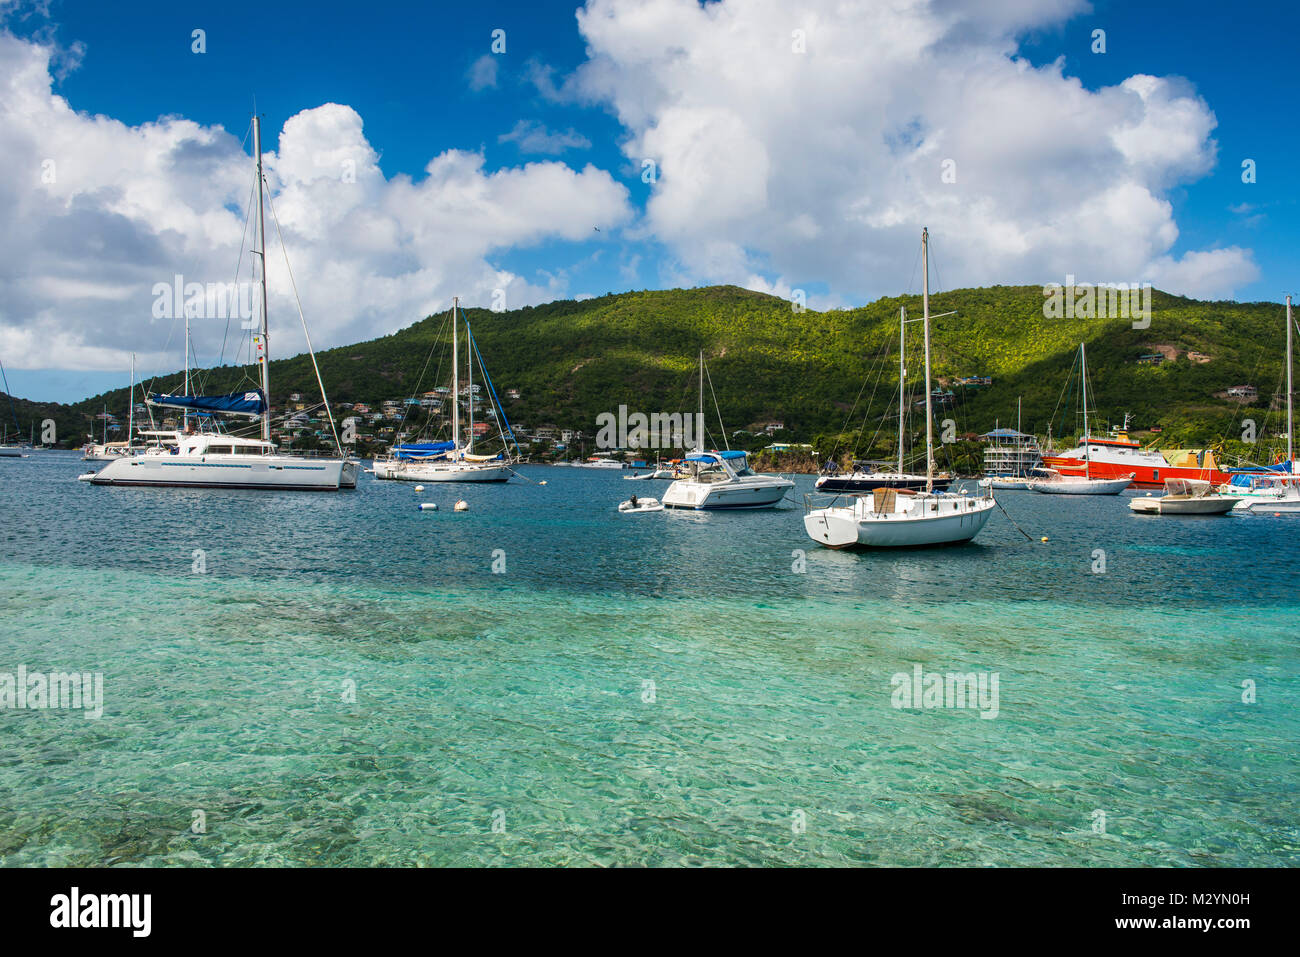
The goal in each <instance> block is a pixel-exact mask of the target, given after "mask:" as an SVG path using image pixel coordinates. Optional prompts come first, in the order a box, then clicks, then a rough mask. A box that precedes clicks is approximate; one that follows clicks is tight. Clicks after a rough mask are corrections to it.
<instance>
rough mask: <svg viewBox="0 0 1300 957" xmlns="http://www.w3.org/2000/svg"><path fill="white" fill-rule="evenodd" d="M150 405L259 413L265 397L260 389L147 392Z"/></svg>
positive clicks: (241, 413) (263, 405)
mask: <svg viewBox="0 0 1300 957" xmlns="http://www.w3.org/2000/svg"><path fill="white" fill-rule="evenodd" d="M146 401H147V402H148V403H149V404H150V405H161V406H165V407H167V408H170V409H197V410H199V411H201V412H229V413H232V414H234V415H261V414H262V413H263V412H265V411H266V399H265V398H264V397H263V396H262V390H261V389H254V390H252V391H250V392H232V393H230V394H229V395H160V394H158V393H156V392H151V393H149V397H148V399H147V400H146Z"/></svg>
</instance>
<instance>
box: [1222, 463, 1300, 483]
mask: <svg viewBox="0 0 1300 957" xmlns="http://www.w3.org/2000/svg"><path fill="white" fill-rule="evenodd" d="M1274 472H1281V473H1283V474H1284V475H1290V474H1291V463H1290V462H1278V463H1277V464H1276V465H1261V466H1259V467H1257V468H1248V469H1232V478H1230V479H1228V482H1229V484H1231V485H1235V486H1237V487H1238V488H1250V480H1251V478H1252V477H1258V476H1260V475H1269V474H1272V473H1274Z"/></svg>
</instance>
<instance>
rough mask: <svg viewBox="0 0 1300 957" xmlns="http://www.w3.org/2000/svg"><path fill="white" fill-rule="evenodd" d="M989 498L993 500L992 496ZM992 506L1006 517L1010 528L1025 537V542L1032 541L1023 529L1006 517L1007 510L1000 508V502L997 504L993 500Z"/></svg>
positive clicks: (994, 499) (1009, 517)
mask: <svg viewBox="0 0 1300 957" xmlns="http://www.w3.org/2000/svg"><path fill="white" fill-rule="evenodd" d="M989 497H990V498H993V496H989ZM993 504H994V505H996V506H997V507H998V511H1000V512H1001V513H1002V514H1003V515H1005V516H1006V519H1007V521H1008V522H1010V523H1011V527H1012V528H1014V529H1015V530H1016V531H1017V532H1019V533H1020V534H1021V535H1024V536H1025V541H1028V542H1032V541H1033V540H1034V539H1033V538H1032V536H1030V534H1029V533H1028V532H1026V531H1025V530H1024V529H1023V528H1021V527H1020V526H1019V525H1017V524H1016V520H1015V519H1013V518H1012V517H1011V516H1010V515H1007V510H1006V509H1005V508H1003V507H1002V503H1001V502H999V501H998V500H997V499H996V498H993Z"/></svg>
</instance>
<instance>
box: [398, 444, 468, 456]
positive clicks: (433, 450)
mask: <svg viewBox="0 0 1300 957" xmlns="http://www.w3.org/2000/svg"><path fill="white" fill-rule="evenodd" d="M455 447H456V443H455V442H407V443H405V444H403V445H394V446H393V455H394V456H395V457H396V458H399V459H430V458H439V457H441V456H443V455H445V454H446V453H448V452H450V451H451V450H452V449H454V448H455Z"/></svg>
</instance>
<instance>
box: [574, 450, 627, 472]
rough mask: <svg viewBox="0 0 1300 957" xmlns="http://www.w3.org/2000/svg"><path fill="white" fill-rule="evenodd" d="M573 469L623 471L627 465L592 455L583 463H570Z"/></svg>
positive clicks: (605, 456)
mask: <svg viewBox="0 0 1300 957" xmlns="http://www.w3.org/2000/svg"><path fill="white" fill-rule="evenodd" d="M569 464H570V465H572V466H573V467H574V468H575V469H625V468H627V465H626V464H625V463H623V462H620V461H619V460H618V459H616V458H611V457H609V456H607V455H600V454H597V455H593V456H592V457H591V458H589V459H587V460H586V461H584V462H570V463H569Z"/></svg>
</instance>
